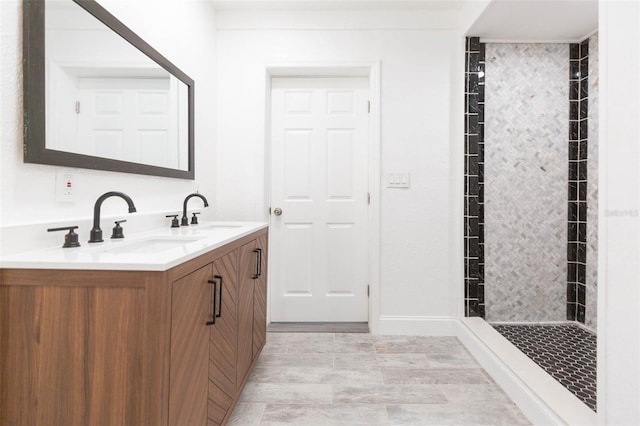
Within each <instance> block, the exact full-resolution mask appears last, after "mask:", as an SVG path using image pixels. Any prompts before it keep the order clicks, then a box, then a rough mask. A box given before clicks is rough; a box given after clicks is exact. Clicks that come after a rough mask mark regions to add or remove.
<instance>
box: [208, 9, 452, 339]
mask: <svg viewBox="0 0 640 426" xmlns="http://www.w3.org/2000/svg"><path fill="white" fill-rule="evenodd" d="M259 13H260V12H253V13H252V12H250V11H239V12H238V11H218V13H217V19H218V21H217V24H216V27H217V34H218V38H217V50H218V96H219V104H218V105H219V108H218V123H219V125H218V146H219V149H218V162H217V170H218V175H217V180H218V182H221V183H222V184H221V185H219V187H218V192H217V202H216V204H217V205H218V209H219V217H220V218H221V219H244V220H263V219H265V218H266V209H265V206H266V205H267V201H266V198H267V197H268V194H267V193H265V190H264V179H265V155H266V153H267V152H268V151H267V149H268V148H267V146H266V143H267V142H266V139H265V127H266V123H265V116H266V108H265V104H266V98H265V94H266V84H267V81H266V72H265V68H266V66H268V65H276V64H298V65H299V64H303V63H313V64H318V63H330V64H335V63H353V62H367V63H372V62H374V61H380V63H381V86H382V87H381V111H382V113H381V145H382V148H381V151H382V152H381V163H382V170H381V172H382V173H384V172H385V171H408V172H411V188H410V189H409V190H388V189H385V188H382V191H381V194H380V196H381V265H380V270H381V293H380V299H381V306H380V312H381V316H383V317H385V316H386V317H389V316H401V317H402V318H405V319H409V317H414V318H411V319H413V320H416V319H418V320H428V319H429V318H441V317H453V316H455V315H456V314H457V299H456V296H457V294H458V293H457V291H458V289H457V288H456V285H457V283H455V282H452V280H451V277H452V273H451V269H452V268H451V262H450V257H451V251H450V250H451V247H450V242H449V233H450V228H451V226H452V223H453V222H455V225H454V226H459V224H458V221H457V220H455V219H454V220H453V222H452V216H451V214H450V132H451V127H450V107H451V104H450V99H451V95H450V91H451V86H452V84H456V85H457V84H458V83H459V80H458V79H453V80H452V67H453V64H455V63H456V62H457V60H458V57H457V53H458V51H457V50H456V49H457V48H458V46H459V43H458V38H457V36H456V35H457V32H456V31H455V30H453V29H447V28H455V23H454V19H453V18H452V16H450V15H446V16H445V15H443V13H442V12H439V15H438V16H436V17H435V18H434V17H431V18H428V17H427V15H426V14H421V13H418V15H420V16H424V17H425V19H424V20H422V21H421V20H420V19H416V13H415V12H411V11H409V12H407V11H404V12H401V11H395V12H393V13H390V14H385V13H384V12H379V11H378V12H364V11H359V12H358V13H357V14H355V15H354V14H351V12H349V11H341V12H333V13H332V14H331V15H330V19H325V18H327V15H325V14H323V13H317V14H316V13H315V12H313V13H311V12H309V13H304V12H300V11H298V12H290V13H284V12H282V13H278V12H277V11H267V12H263V14H262V15H260V16H256V15H258V14H259ZM267 173H268V172H267ZM415 317H418V318H415ZM426 317H429V318H426ZM396 319H397V318H396ZM384 330H385V329H384V327H383V328H382V331H384ZM418 331H419V330H418Z"/></svg>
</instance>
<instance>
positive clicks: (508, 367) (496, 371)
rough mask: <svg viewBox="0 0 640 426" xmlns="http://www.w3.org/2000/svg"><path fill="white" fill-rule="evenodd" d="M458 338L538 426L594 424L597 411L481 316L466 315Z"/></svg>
mask: <svg viewBox="0 0 640 426" xmlns="http://www.w3.org/2000/svg"><path fill="white" fill-rule="evenodd" d="M456 326H457V327H456V331H457V334H456V335H457V337H458V339H460V341H461V342H462V343H463V344H464V345H465V346H466V348H467V349H468V350H469V352H471V354H472V355H473V356H474V358H476V360H477V361H478V363H480V365H481V366H482V368H484V369H485V370H486V371H487V373H489V375H490V376H491V377H492V378H493V380H495V382H496V383H497V384H498V385H499V386H500V387H501V388H502V389H503V390H504V391H505V392H506V393H507V394H508V395H509V397H510V398H511V399H512V400H513V402H515V403H516V405H517V406H518V408H520V410H522V412H523V414H524V415H525V416H526V417H527V418H528V419H529V421H531V422H532V423H533V424H535V425H563V424H568V425H594V424H596V420H597V419H596V413H594V412H593V411H591V410H590V409H589V408H588V407H587V406H586V405H584V404H583V403H582V402H581V401H580V400H579V399H578V398H576V397H575V396H574V395H573V394H572V393H571V392H569V391H568V390H567V389H565V388H564V387H563V386H562V385H561V384H560V383H558V382H557V381H556V380H555V379H553V378H552V377H551V376H549V375H548V374H547V373H546V372H545V371H544V370H542V368H540V367H539V366H538V365H537V364H535V363H534V362H533V361H532V360H530V359H529V358H528V357H527V356H526V355H524V354H523V353H522V352H520V351H519V350H518V349H517V348H516V347H515V346H513V345H512V344H511V343H510V342H509V341H508V340H507V339H505V338H504V337H503V336H502V335H500V333H498V332H497V331H496V330H495V329H494V328H493V327H491V326H490V325H489V324H487V323H486V322H485V321H484V320H482V319H481V318H462V319H461V320H460V321H459V322H457V324H456Z"/></svg>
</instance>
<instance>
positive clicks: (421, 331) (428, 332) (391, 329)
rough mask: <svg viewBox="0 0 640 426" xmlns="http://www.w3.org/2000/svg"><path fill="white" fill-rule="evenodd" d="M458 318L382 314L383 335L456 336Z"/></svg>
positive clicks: (379, 328)
mask: <svg viewBox="0 0 640 426" xmlns="http://www.w3.org/2000/svg"><path fill="white" fill-rule="evenodd" d="M457 323H458V320H457V319H456V318H454V317H431V316H404V315H403V316H395V315H381V316H380V320H379V322H378V333H377V334H381V335H414V336H455V335H456V328H457Z"/></svg>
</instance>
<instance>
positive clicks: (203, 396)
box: [169, 264, 213, 425]
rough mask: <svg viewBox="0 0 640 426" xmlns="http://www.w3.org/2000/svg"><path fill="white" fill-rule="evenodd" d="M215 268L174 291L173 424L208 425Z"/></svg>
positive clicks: (202, 271) (184, 281)
mask: <svg viewBox="0 0 640 426" xmlns="http://www.w3.org/2000/svg"><path fill="white" fill-rule="evenodd" d="M212 277H213V269H212V265H211V264H209V265H207V266H205V267H203V268H200V269H198V270H196V271H194V272H192V273H190V274H189V275H187V276H185V277H184V278H181V279H179V280H178V281H175V282H174V283H173V284H172V289H171V363H170V365H171V367H170V374H169V424H170V425H204V424H206V423H207V395H208V370H209V327H208V326H207V321H209V320H211V318H212V315H213V312H212V309H213V306H212V298H213V286H212V285H211V284H209V280H210V279H211V278H212Z"/></svg>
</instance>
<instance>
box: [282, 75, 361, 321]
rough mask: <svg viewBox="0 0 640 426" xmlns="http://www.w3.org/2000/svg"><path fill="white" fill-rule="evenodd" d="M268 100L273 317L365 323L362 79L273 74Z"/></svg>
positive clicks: (288, 319)
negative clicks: (276, 75) (269, 107)
mask: <svg viewBox="0 0 640 426" xmlns="http://www.w3.org/2000/svg"><path fill="white" fill-rule="evenodd" d="M271 96H272V97H271V99H272V105H271V112H272V134H271V143H272V151H271V158H272V164H271V166H272V167H271V173H272V178H271V209H272V214H271V223H270V225H271V228H270V239H271V246H270V247H271V251H270V254H269V255H270V260H271V261H270V265H271V285H270V288H271V321H274V322H280V321H282V322H295V321H307V322H312V321H315V322H317V321H332V322H341V321H342V322H345V321H358V322H366V321H367V320H368V295H367V277H368V275H367V264H368V250H367V214H368V209H367V207H368V192H367V191H368V183H367V172H368V149H367V144H368V111H367V110H368V106H367V102H368V99H367V98H368V80H367V79H366V78H274V79H273V80H272V95H271ZM275 209H280V210H281V212H282V213H281V214H279V215H277V214H276V213H279V211H278V212H276V210H275Z"/></svg>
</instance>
